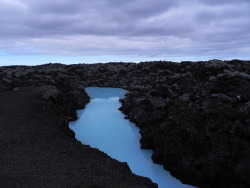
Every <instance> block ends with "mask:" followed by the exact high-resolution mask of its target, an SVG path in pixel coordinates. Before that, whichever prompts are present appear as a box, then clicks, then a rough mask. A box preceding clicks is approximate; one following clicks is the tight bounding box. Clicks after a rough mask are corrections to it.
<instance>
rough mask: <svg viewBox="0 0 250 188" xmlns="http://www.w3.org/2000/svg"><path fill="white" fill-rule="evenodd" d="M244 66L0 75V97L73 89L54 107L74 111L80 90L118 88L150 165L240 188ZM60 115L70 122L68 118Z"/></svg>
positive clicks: (129, 66)
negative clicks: (27, 90)
mask: <svg viewBox="0 0 250 188" xmlns="http://www.w3.org/2000/svg"><path fill="white" fill-rule="evenodd" d="M249 66H250V63H249V61H239V60H233V61H219V60H213V61H209V62H182V63H180V64H177V63H172V62H147V63H140V64H133V63H109V64H93V65H84V64H83V65H71V66H65V65H61V64H48V65H43V66H36V67H23V66H18V67H2V68H1V71H0V75H1V78H2V80H1V84H0V85H1V87H0V90H2V91H4V90H8V89H13V88H14V87H17V86H22V85H38V86H39V85H47V86H55V87H56V88H57V87H59V89H58V90H61V88H67V87H69V86H70V85H75V88H76V89H74V90H73V91H72V92H71V93H67V95H64V96H65V97H61V99H60V100H58V101H61V102H62V103H65V102H66V101H67V100H69V98H71V100H70V101H71V104H74V105H75V104H77V101H78V100H77V99H78V98H80V96H81V91H82V89H83V88H85V87H87V86H97V87H122V88H124V89H127V90H129V91H131V92H130V94H128V95H127V97H126V98H125V99H124V100H122V101H121V102H122V103H123V106H122V108H121V110H122V111H123V112H124V113H125V114H127V117H128V118H129V119H130V120H131V121H133V122H135V123H136V125H137V126H139V127H140V128H141V135H142V140H141V143H142V147H143V148H151V149H153V151H154V152H153V156H152V158H153V160H154V161H155V162H157V163H162V164H163V165H164V167H165V168H166V169H169V170H170V172H171V173H172V174H173V175H174V176H176V177H178V178H179V179H181V180H182V181H184V182H188V183H191V184H194V185H198V186H201V187H235V186H240V187H248V186H249V179H248V177H249V174H250V172H249V171H250V167H249V166H250V165H249V164H250V163H249V159H250V156H249V153H250V151H249V135H250V131H249V126H250V125H249V108H250V104H249V98H250V89H249V87H250V84H249V78H250V76H249V75H250V71H249V70H250V67H249ZM58 83H60V84H59V85H60V86H56V85H57V84H58ZM70 87H71V86H70ZM79 94H80V95H79ZM52 98H53V97H52ZM73 99H74V100H73ZM56 101H57V100H56ZM72 101H74V102H72ZM68 109H73V108H71V107H70V108H68ZM63 110H64V111H65V112H66V114H67V116H68V117H69V118H68V119H70V120H73V119H76V115H75V112H74V110H72V111H71V112H67V109H63Z"/></svg>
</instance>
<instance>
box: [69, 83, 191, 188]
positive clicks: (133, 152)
mask: <svg viewBox="0 0 250 188" xmlns="http://www.w3.org/2000/svg"><path fill="white" fill-rule="evenodd" d="M86 92H87V93H88V95H89V96H90V97H91V100H90V103H89V104H88V105H87V106H86V108H85V109H84V110H79V111H78V112H77V113H78V117H79V119H78V120H77V121H75V122H71V123H70V129H72V130H73V131H74V132H75V133H76V139H77V140H79V141H80V142H82V143H83V144H86V145H90V146H91V147H92V148H98V149H99V150H101V151H103V152H105V153H107V154H108V155H109V156H110V157H112V158H114V159H117V160H118V161H121V162H127V163H128V165H129V167H130V169H131V171H132V172H133V173H134V174H137V175H140V176H144V177H149V178H150V179H151V180H152V181H153V182H155V183H157V184H158V186H159V188H166V187H169V188H171V187H178V188H179V187H181V188H182V187H183V188H184V187H192V186H189V185H185V184H182V183H181V182H180V181H179V180H177V179H175V178H174V177H172V176H171V175H170V173H169V172H168V171H165V170H164V169H163V167H162V165H159V164H154V163H153V161H152V160H151V155H152V151H151V150H142V149H140V141H139V140H140V134H139V128H138V127H136V126H135V125H134V124H133V123H131V122H130V121H129V120H126V119H124V115H123V114H122V113H121V112H120V111H119V110H118V108H119V107H120V106H121V104H120V103H119V99H120V98H123V97H124V94H125V93H126V92H127V91H126V90H123V89H117V88H98V87H89V88H86Z"/></svg>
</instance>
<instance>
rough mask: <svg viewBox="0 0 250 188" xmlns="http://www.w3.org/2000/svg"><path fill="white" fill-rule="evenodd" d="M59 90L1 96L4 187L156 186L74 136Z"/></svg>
mask: <svg viewBox="0 0 250 188" xmlns="http://www.w3.org/2000/svg"><path fill="white" fill-rule="evenodd" d="M45 88H46V90H45ZM55 91H56V92H55ZM38 92H40V94H38ZM58 92H59V91H58V90H56V89H55V88H54V87H48V86H43V87H41V86H40V87H31V86H30V87H24V88H16V89H15V90H14V91H7V92H1V93H0V104H1V106H0V119H1V122H0V149H1V153H0V168H1V170H0V187H3V188H5V187H6V188H7V187H8V188H9V187H157V186H156V185H155V184H153V183H152V182H151V181H150V180H149V179H148V178H142V177H139V176H136V175H134V174H132V173H131V171H130V169H129V167H128V165H127V164H126V163H120V162H118V161H116V160H114V159H111V158H110V157H109V156H107V155H106V154H104V153H103V152H100V151H99V150H97V149H92V148H90V147H89V146H86V145H82V144H81V143H80V142H78V141H77V140H75V139H73V138H71V137H69V136H68V135H70V134H71V130H70V129H69V128H68V118H67V117H65V115H64V112H63V110H62V108H63V107H62V106H61V107H59V106H57V105H56V104H55V103H56V100H57V97H56V98H54V96H55V93H56V96H58V95H57V94H58ZM44 96H46V97H45V98H44ZM51 96H53V97H52V98H51ZM83 96H84V95H83ZM41 98H43V99H45V100H41ZM47 100H53V103H50V102H48V101H47ZM84 104H86V103H84ZM65 133H66V134H65Z"/></svg>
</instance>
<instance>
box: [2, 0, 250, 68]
mask: <svg viewBox="0 0 250 188" xmlns="http://www.w3.org/2000/svg"><path fill="white" fill-rule="evenodd" d="M0 24H1V25H0V65H3V64H4V63H5V64H6V63H9V64H11V63H17V62H27V64H28V62H43V63H46V62H54V61H57V62H59V61H60V62H62V63H67V62H68V63H69V62H72V63H79V62H85V61H87V62H88V61H92V62H94V61H100V62H101V61H102V62H103V61H112V60H116V61H130V60H132V61H138V60H139V61H140V60H145V61H146V60H154V59H162V60H196V59H198V60H199V59H201V60H202V59H204V60H207V59H214V58H219V59H233V58H238V59H250V56H249V55H250V0H133V1H132V0H81V1H80V0H0ZM87 62H85V63H87Z"/></svg>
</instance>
